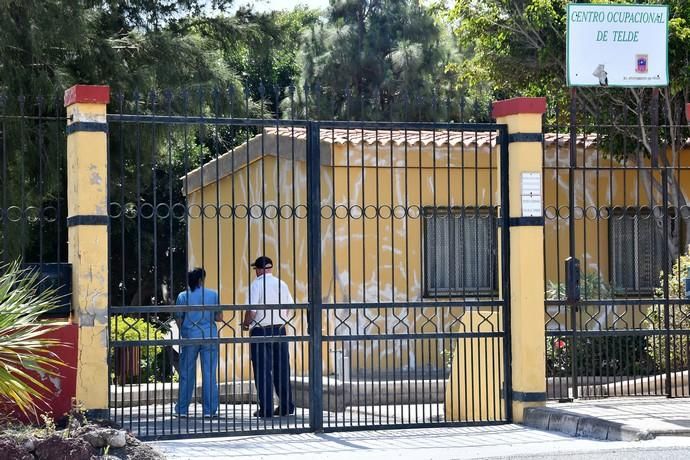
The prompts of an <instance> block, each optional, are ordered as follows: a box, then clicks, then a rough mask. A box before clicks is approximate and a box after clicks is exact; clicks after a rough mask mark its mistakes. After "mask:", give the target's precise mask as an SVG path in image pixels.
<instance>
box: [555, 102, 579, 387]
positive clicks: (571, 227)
mask: <svg viewBox="0 0 690 460" xmlns="http://www.w3.org/2000/svg"><path fill="white" fill-rule="evenodd" d="M576 115H577V88H573V89H572V90H571V91H570V142H569V144H568V147H569V156H570V169H569V170H568V252H569V254H570V257H575V219H574V218H573V213H574V212H575V168H576V167H577V125H576V123H577V118H576ZM558 263H560V261H558ZM567 305H568V306H570V322H571V324H570V327H572V332H573V336H572V339H571V344H570V352H571V359H570V368H571V369H570V371H571V373H572V382H571V385H572V389H573V392H572V397H573V399H577V396H578V394H577V393H578V392H577V373H578V368H577V367H578V366H577V337H576V336H577V305H576V304H574V303H568V304H567Z"/></svg>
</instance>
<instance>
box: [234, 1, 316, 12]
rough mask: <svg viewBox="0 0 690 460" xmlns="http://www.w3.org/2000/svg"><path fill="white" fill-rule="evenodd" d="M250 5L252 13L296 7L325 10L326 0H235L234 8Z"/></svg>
mask: <svg viewBox="0 0 690 460" xmlns="http://www.w3.org/2000/svg"><path fill="white" fill-rule="evenodd" d="M246 4H251V5H253V6H254V11H262V12H263V11H272V10H291V9H293V8H294V7H295V6H297V5H306V6H308V7H310V8H325V7H327V6H328V0H237V1H236V2H235V6H236V7H239V6H242V5H246Z"/></svg>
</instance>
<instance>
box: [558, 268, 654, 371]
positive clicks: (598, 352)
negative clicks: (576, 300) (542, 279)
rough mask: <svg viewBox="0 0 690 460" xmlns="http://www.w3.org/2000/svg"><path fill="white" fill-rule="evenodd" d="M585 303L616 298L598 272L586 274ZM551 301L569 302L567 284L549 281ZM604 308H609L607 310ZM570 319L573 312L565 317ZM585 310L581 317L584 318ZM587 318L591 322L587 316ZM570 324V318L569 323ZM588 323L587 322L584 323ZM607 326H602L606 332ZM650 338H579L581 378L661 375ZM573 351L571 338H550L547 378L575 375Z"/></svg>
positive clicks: (583, 280)
mask: <svg viewBox="0 0 690 460" xmlns="http://www.w3.org/2000/svg"><path fill="white" fill-rule="evenodd" d="M580 279H581V285H580V286H581V287H580V290H581V295H582V300H599V299H602V300H605V299H610V298H612V296H613V291H612V290H611V286H610V285H609V284H608V283H607V282H606V281H605V280H604V279H602V277H601V276H600V275H599V273H597V272H593V271H592V272H586V273H582V274H581V276H580ZM546 297H547V299H548V300H565V299H566V289H565V283H554V282H552V281H549V283H548V285H547V289H546ZM603 308H608V307H607V306H603ZM564 314H565V315H569V314H570V313H569V311H568V312H565V313H564ZM583 314H586V313H585V309H584V308H581V309H580V311H579V312H578V317H579V318H583V316H584V315H583ZM584 318H588V317H587V316H584ZM567 321H568V322H567V324H568V325H569V326H570V327H572V325H571V324H570V318H568V320H567ZM586 322H587V321H586V320H584V321H583V323H586ZM607 327H608V325H607V324H601V328H602V330H606V329H607ZM647 342H648V341H647V338H646V337H644V336H633V335H610V336H599V337H582V336H579V337H577V342H576V350H575V355H576V356H575V363H576V368H577V374H578V375H580V376H607V375H611V376H637V375H651V374H654V373H656V372H657V370H658V368H659V367H658V363H656V362H655V360H654V359H653V357H652V356H651V355H650V350H649V349H648V346H647ZM572 363H573V349H572V337H571V336H557V337H554V336H548V335H547V337H546V366H547V376H549V377H567V376H570V375H572Z"/></svg>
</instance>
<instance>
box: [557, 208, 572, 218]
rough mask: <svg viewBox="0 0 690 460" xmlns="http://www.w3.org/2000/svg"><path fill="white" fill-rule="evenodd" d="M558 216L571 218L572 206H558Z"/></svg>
mask: <svg viewBox="0 0 690 460" xmlns="http://www.w3.org/2000/svg"><path fill="white" fill-rule="evenodd" d="M558 218H559V219H570V208H569V207H568V206H559V207H558Z"/></svg>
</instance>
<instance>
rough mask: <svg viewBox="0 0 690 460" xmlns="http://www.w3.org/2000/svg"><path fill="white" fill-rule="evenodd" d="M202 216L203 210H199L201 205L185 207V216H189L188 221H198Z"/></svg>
mask: <svg viewBox="0 0 690 460" xmlns="http://www.w3.org/2000/svg"><path fill="white" fill-rule="evenodd" d="M202 214H203V210H202V209H201V205H198V204H190V205H189V206H187V216H189V218H190V219H198V218H200V217H201V215H202Z"/></svg>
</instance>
